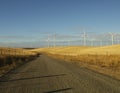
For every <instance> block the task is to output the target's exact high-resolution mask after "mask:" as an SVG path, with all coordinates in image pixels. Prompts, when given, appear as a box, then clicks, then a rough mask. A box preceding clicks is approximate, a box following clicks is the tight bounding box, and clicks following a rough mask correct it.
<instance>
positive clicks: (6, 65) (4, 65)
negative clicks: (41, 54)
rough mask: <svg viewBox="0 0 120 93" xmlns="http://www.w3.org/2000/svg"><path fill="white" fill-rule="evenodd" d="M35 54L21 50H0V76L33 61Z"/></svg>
mask: <svg viewBox="0 0 120 93" xmlns="http://www.w3.org/2000/svg"><path fill="white" fill-rule="evenodd" d="M36 56H37V54H36V53H35V52H32V51H29V50H25V49H21V48H2V47H1V48H0V76H2V75H3V74H5V73H7V72H8V71H10V70H11V69H13V68H16V67H17V66H19V65H21V64H23V63H25V62H27V61H29V60H32V59H34V58H35V57H36Z"/></svg>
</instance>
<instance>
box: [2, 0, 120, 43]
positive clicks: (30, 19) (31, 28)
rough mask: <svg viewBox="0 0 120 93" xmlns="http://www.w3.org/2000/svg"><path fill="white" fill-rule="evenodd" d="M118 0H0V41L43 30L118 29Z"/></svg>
mask: <svg viewBox="0 0 120 93" xmlns="http://www.w3.org/2000/svg"><path fill="white" fill-rule="evenodd" d="M119 25H120V0H0V37H1V40H0V42H2V43H4V42H20V43H21V42H31V41H37V42H38V41H39V40H40V39H41V40H42V39H43V40H44V38H45V36H46V34H48V33H49V34H53V33H57V34H74V33H78V32H82V29H81V28H84V29H85V30H86V32H88V33H89V32H94V33H108V32H120V26H119Z"/></svg>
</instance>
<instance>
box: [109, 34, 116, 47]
mask: <svg viewBox="0 0 120 93" xmlns="http://www.w3.org/2000/svg"><path fill="white" fill-rule="evenodd" d="M109 34H110V35H111V44H112V45H113V44H114V36H115V34H114V33H111V32H109Z"/></svg>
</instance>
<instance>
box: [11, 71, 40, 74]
mask: <svg viewBox="0 0 120 93" xmlns="http://www.w3.org/2000/svg"><path fill="white" fill-rule="evenodd" d="M26 73H40V72H39V71H26V72H10V74H26Z"/></svg>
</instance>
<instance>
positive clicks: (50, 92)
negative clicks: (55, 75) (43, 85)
mask: <svg viewBox="0 0 120 93" xmlns="http://www.w3.org/2000/svg"><path fill="white" fill-rule="evenodd" d="M71 89H72V88H65V89H58V90H52V91H48V92H44V93H55V92H63V91H68V90H71Z"/></svg>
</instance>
